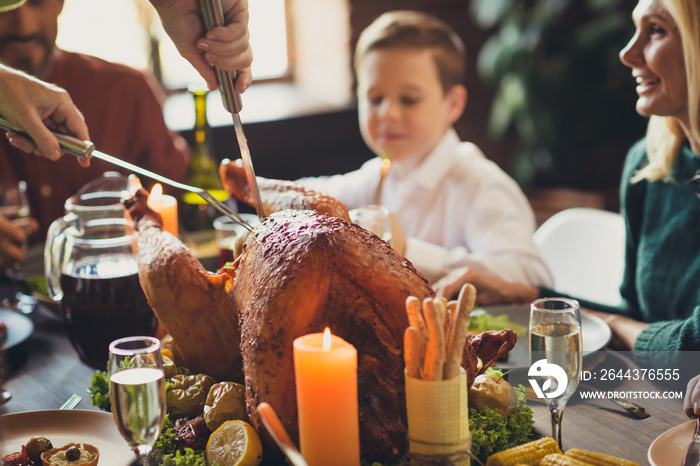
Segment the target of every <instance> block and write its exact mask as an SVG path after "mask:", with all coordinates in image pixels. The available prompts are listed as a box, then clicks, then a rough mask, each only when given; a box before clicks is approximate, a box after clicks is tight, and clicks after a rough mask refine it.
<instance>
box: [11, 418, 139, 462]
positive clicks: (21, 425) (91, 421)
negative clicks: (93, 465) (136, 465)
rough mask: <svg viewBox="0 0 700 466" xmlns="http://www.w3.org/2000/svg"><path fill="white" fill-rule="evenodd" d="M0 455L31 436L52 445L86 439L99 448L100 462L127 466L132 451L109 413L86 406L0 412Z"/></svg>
mask: <svg viewBox="0 0 700 466" xmlns="http://www.w3.org/2000/svg"><path fill="white" fill-rule="evenodd" d="M0 432H1V433H2V435H0V456H2V455H7V454H9V453H14V452H16V451H20V449H21V448H22V445H26V444H27V441H28V440H29V439H30V438H32V437H35V436H43V437H46V438H48V439H49V440H51V443H52V444H53V446H54V447H62V446H63V445H65V444H67V443H89V444H92V445H94V446H96V447H97V449H98V450H100V464H105V465H107V464H108V465H110V466H128V465H130V464H131V463H132V461H133V460H134V459H135V455H134V453H133V452H132V451H131V449H130V448H129V446H128V445H127V443H126V441H125V440H124V438H123V437H122V436H121V435H120V434H119V430H117V426H116V424H114V418H113V417H112V414H111V413H106V412H101V411H87V410H80V409H75V410H60V409H54V410H47V411H27V412H23V413H16V414H6V415H4V416H0Z"/></svg>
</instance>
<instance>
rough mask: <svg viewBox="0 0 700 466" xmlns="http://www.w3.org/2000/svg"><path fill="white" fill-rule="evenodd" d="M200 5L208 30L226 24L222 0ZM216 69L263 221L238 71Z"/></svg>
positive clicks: (223, 99)
mask: <svg viewBox="0 0 700 466" xmlns="http://www.w3.org/2000/svg"><path fill="white" fill-rule="evenodd" d="M199 7H200V9H201V11H202V20H203V21H204V27H205V28H206V30H207V31H208V30H210V29H212V28H214V27H218V26H225V23H224V13H223V9H222V8H221V2H220V0H199ZM215 70H216V80H217V82H218V83H219V90H220V92H221V100H222V101H223V103H224V108H226V110H227V111H228V112H229V113H231V120H232V121H233V128H234V130H235V132H236V140H237V141H238V147H239V149H240V151H241V158H242V159H243V167H244V168H245V173H246V177H247V178H248V185H249V186H250V192H251V193H252V195H253V202H254V204H255V211H256V212H257V214H258V218H260V220H261V221H262V220H264V219H265V211H264V210H263V205H262V199H261V197H260V188H259V187H258V180H257V178H256V177H255V170H254V169H253V159H252V158H251V156H250V149H249V148H248V140H247V139H246V137H245V133H244V132H243V125H242V124H241V117H240V115H239V112H240V111H241V108H242V107H243V105H242V103H241V95H240V94H239V93H238V91H237V90H236V86H235V83H236V78H237V76H236V72H235V71H234V72H228V71H223V70H221V69H219V68H215Z"/></svg>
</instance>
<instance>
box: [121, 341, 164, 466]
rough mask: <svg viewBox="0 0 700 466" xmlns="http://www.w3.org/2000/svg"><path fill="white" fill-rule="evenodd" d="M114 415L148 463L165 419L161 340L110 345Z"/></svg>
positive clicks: (142, 460) (137, 454)
mask: <svg viewBox="0 0 700 466" xmlns="http://www.w3.org/2000/svg"><path fill="white" fill-rule="evenodd" d="M109 380H110V395H109V396H110V400H111V402H112V415H113V416H114V420H115V422H116V423H117V427H118V428H119V432H120V433H121V434H122V437H124V439H125V440H126V441H127V442H128V443H129V446H130V447H131V448H132V449H133V450H134V452H135V453H136V456H137V457H138V460H139V462H140V463H141V464H148V463H147V462H148V456H149V455H150V453H151V450H153V444H154V443H155V441H156V439H157V438H158V435H160V431H161V429H162V428H163V422H164V421H165V374H164V372H163V359H162V356H161V353H160V341H159V340H158V339H157V338H154V337H147V336H137V337H125V338H120V339H118V340H114V341H113V342H112V343H111V344H110V345H109Z"/></svg>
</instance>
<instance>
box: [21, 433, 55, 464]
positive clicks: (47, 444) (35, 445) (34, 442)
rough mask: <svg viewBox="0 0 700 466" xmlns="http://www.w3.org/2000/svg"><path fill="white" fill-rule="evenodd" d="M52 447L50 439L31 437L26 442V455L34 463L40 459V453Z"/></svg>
mask: <svg viewBox="0 0 700 466" xmlns="http://www.w3.org/2000/svg"><path fill="white" fill-rule="evenodd" d="M52 448H53V445H52V444H51V440H49V439H47V438H46V437H32V438H30V439H29V441H28V442H27V456H29V459H30V460H32V461H34V462H35V463H36V462H38V461H41V454H42V453H44V452H45V451H49V450H51V449H52Z"/></svg>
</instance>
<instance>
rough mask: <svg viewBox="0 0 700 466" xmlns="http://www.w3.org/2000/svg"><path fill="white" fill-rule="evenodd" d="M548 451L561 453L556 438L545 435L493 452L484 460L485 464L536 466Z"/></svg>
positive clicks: (491, 465) (489, 465) (494, 465)
mask: <svg viewBox="0 0 700 466" xmlns="http://www.w3.org/2000/svg"><path fill="white" fill-rule="evenodd" d="M550 453H561V450H560V449H559V446H558V445H557V442H556V440H554V439H553V438H552V437H545V438H541V439H539V440H535V441H532V442H528V443H524V444H522V445H519V446H517V447H513V448H509V449H508V450H503V451H500V452H498V453H494V454H493V455H491V456H489V457H488V459H487V460H486V466H515V465H516V464H527V465H532V466H536V465H538V464H539V463H540V460H541V459H542V458H544V457H545V456H546V455H548V454H550Z"/></svg>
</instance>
